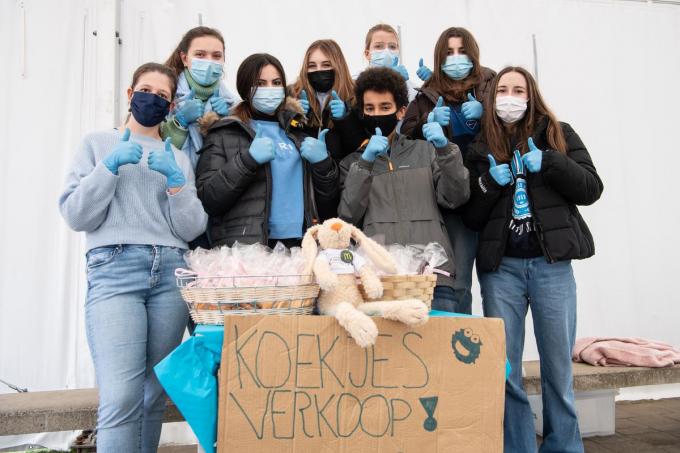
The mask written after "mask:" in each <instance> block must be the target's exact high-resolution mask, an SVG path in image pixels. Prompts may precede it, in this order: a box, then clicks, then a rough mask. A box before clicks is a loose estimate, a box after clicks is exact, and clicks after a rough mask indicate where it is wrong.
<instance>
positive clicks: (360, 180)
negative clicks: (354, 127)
mask: <svg viewBox="0 0 680 453" xmlns="http://www.w3.org/2000/svg"><path fill="white" fill-rule="evenodd" d="M353 157H354V156H352V155H351V154H350V155H349V156H347V157H346V158H345V159H344V160H343V161H342V162H341V163H340V187H341V190H342V193H341V195H340V206H339V207H338V216H339V217H340V218H341V219H342V220H344V221H346V222H350V223H352V224H354V225H355V226H358V227H361V225H362V223H363V220H364V216H365V215H366V209H367V208H368V196H369V194H370V192H371V184H372V182H373V176H372V175H371V170H372V168H373V162H368V161H365V160H364V159H362V158H359V160H354V159H353Z"/></svg>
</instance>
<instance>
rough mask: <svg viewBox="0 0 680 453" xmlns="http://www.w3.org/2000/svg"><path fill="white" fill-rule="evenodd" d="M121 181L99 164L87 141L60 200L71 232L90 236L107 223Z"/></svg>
mask: <svg viewBox="0 0 680 453" xmlns="http://www.w3.org/2000/svg"><path fill="white" fill-rule="evenodd" d="M118 178H119V177H118V176H117V175H114V174H113V173H111V171H110V170H109V169H108V168H106V166H104V164H102V163H101V162H96V159H95V155H94V150H93V149H92V145H91V142H90V141H89V140H88V139H87V138H85V139H83V141H82V142H81V145H80V148H79V149H78V151H77V153H76V155H75V157H74V159H73V162H72V164H71V168H70V169H69V171H68V174H67V175H66V183H65V186H66V187H65V189H64V191H63V192H62V194H61V196H60V197H59V210H60V211H61V215H62V217H63V218H64V220H65V221H66V223H67V224H68V226H69V227H71V229H73V230H75V231H85V232H90V231H94V230H96V229H97V228H98V227H99V226H100V225H101V224H102V222H104V220H105V219H106V214H107V211H108V208H109V205H110V204H111V200H112V199H113V196H114V194H115V192H116V186H117V184H118Z"/></svg>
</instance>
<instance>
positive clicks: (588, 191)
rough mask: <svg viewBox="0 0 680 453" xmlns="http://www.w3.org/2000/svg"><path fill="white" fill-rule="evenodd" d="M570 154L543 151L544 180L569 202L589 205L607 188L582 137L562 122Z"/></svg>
mask: <svg viewBox="0 0 680 453" xmlns="http://www.w3.org/2000/svg"><path fill="white" fill-rule="evenodd" d="M562 130H563V131H564V136H565V140H566V142H567V148H568V150H567V153H566V154H564V153H560V152H558V151H552V150H546V151H543V165H544V169H543V179H544V180H545V181H546V183H547V184H549V185H550V186H551V187H552V188H553V189H555V190H556V191H557V192H559V193H560V194H561V195H562V196H563V197H564V198H566V199H567V200H568V201H569V202H570V203H574V204H577V205H590V204H593V203H595V202H596V201H597V200H598V199H599V198H600V195H602V191H603V190H604V185H603V184H602V180H601V179H600V176H599V175H598V174H597V171H596V170H595V165H593V161H592V159H591V158H590V154H588V150H587V149H586V147H585V145H584V144H583V142H582V141H581V138H580V137H579V136H578V134H576V132H574V130H573V129H572V128H571V126H569V125H568V124H566V123H562Z"/></svg>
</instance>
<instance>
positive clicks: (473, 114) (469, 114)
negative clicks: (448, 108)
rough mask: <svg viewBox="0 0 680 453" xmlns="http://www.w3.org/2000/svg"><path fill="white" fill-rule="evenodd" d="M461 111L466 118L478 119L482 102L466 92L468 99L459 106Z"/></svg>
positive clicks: (481, 110) (480, 115) (481, 109)
mask: <svg viewBox="0 0 680 453" xmlns="http://www.w3.org/2000/svg"><path fill="white" fill-rule="evenodd" d="M460 111H461V112H463V116H464V117H465V119H466V120H478V119H480V118H481V117H482V112H483V111H484V109H483V108H482V103H481V102H479V101H478V100H477V99H475V97H474V96H473V95H472V93H468V101H467V102H464V103H463V106H462V107H461V110H460Z"/></svg>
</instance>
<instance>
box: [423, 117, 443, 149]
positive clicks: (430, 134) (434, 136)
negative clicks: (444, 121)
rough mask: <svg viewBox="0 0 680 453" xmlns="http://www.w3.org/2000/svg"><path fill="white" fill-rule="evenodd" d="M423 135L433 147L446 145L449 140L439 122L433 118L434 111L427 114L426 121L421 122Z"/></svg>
mask: <svg viewBox="0 0 680 453" xmlns="http://www.w3.org/2000/svg"><path fill="white" fill-rule="evenodd" d="M423 137H425V140H427V141H428V142H430V143H432V144H433V145H434V146H435V148H443V147H445V146H446V145H448V143H449V140H448V139H447V138H446V136H445V135H444V129H442V126H441V124H439V123H438V122H436V121H435V120H434V113H433V112H430V114H429V115H427V123H425V124H423Z"/></svg>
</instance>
